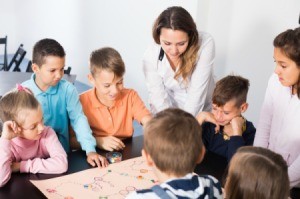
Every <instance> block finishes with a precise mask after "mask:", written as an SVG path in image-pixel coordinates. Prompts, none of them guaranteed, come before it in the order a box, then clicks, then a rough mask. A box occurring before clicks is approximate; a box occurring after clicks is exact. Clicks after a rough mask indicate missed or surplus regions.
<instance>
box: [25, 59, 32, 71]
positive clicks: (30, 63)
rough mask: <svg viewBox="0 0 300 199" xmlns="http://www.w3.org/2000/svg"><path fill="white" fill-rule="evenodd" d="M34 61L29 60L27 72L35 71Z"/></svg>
mask: <svg viewBox="0 0 300 199" xmlns="http://www.w3.org/2000/svg"><path fill="white" fill-rule="evenodd" d="M31 66H32V61H30V60H29V61H28V64H27V68H26V72H27V73H33V70H32V67H31Z"/></svg>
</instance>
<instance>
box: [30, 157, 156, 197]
mask: <svg viewBox="0 0 300 199" xmlns="http://www.w3.org/2000/svg"><path fill="white" fill-rule="evenodd" d="M31 183H33V184H34V185H35V186H36V187H37V188H38V189H39V190H40V191H41V192H42V193H43V194H44V195H45V196H46V197H47V198H64V199H76V198H97V199H99V198H100V199H101V198H102V199H105V198H107V199H109V198H125V197H126V196H127V195H128V194H129V193H130V192H132V191H135V190H139V189H145V188H150V187H152V186H153V185H154V184H156V183H157V180H156V177H155V176H154V173H153V171H152V169H151V167H148V166H147V164H146V162H145V161H144V160H143V158H142V157H137V158H133V159H129V160H125V161H122V162H119V163H115V164H110V165H109V166H108V167H106V168H102V169H99V168H92V169H87V170H84V171H80V172H78V173H74V174H70V175H65V176H62V177H57V178H52V179H48V180H31Z"/></svg>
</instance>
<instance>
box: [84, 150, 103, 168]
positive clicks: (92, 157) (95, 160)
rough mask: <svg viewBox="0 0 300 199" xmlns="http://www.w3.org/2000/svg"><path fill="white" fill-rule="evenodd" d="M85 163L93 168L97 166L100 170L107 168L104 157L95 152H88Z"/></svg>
mask: <svg viewBox="0 0 300 199" xmlns="http://www.w3.org/2000/svg"><path fill="white" fill-rule="evenodd" d="M86 159H87V162H88V163H89V164H90V165H92V166H93V167H95V166H97V167H100V168H103V167H107V166H108V161H107V160H106V158H105V157H103V156H101V155H99V154H98V153H96V152H90V153H88V154H87V158H86Z"/></svg>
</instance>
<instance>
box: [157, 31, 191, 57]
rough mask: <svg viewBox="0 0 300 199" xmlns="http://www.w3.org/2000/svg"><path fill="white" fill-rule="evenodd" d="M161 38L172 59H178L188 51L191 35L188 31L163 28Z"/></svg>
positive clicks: (162, 45)
mask: <svg viewBox="0 0 300 199" xmlns="http://www.w3.org/2000/svg"><path fill="white" fill-rule="evenodd" d="M159 40H160V44H161V47H162V48H163V50H164V52H165V53H166V55H167V57H168V58H169V59H171V60H177V59H178V58H179V57H180V55H181V54H182V53H184V52H185V51H186V49H187V46H188V44H189V37H188V34H187V33H186V32H183V31H181V30H172V29H170V28H162V29H161V32H160V37H159Z"/></svg>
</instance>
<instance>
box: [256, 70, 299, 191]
mask: <svg viewBox="0 0 300 199" xmlns="http://www.w3.org/2000/svg"><path fill="white" fill-rule="evenodd" d="M299 119H300V100H299V98H298V96H297V95H292V90H291V87H286V86H282V85H281V83H280V82H279V79H278V76H277V75H276V74H273V75H272V76H271V77H270V79H269V83H268V87H267V91H266V96H265V100H264V103H263V106H262V109H261V114H260V119H259V123H258V127H257V130H256V135H255V139H254V145H255V146H261V147H265V148H268V149H270V150H272V151H274V152H276V153H279V154H280V155H282V157H283V159H284V160H285V161H286V162H287V165H288V173H289V179H290V183H291V186H297V187H300V122H299Z"/></svg>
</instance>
